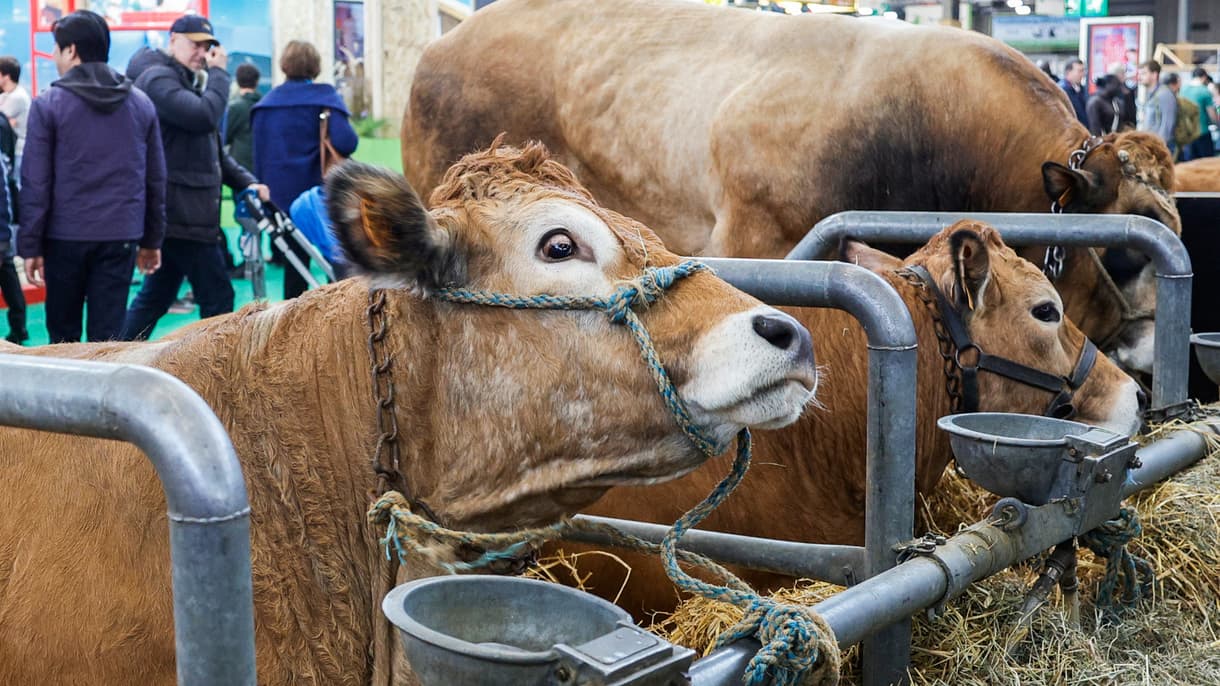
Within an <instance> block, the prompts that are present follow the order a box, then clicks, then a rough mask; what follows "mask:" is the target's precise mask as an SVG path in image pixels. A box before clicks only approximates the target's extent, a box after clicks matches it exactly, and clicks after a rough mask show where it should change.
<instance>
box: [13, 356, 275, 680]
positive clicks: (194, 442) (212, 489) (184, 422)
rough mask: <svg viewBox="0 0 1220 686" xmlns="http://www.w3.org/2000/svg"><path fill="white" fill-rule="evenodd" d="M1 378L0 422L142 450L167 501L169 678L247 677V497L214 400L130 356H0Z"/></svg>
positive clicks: (251, 670)
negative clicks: (126, 360) (116, 359)
mask: <svg viewBox="0 0 1220 686" xmlns="http://www.w3.org/2000/svg"><path fill="white" fill-rule="evenodd" d="M0 379H4V382H3V383H0V425H3V426H15V427H20V428H24V429H36V430H40V431H52V432H55V433H67V434H76V435H80V436H92V437H95V438H109V439H116V440H121V441H127V442H130V443H133V444H135V445H136V446H137V447H139V448H140V449H141V450H143V451H144V453H145V454H146V455H147V456H148V459H149V461H151V462H152V464H153V467H154V468H155V469H156V470H157V476H158V477H159V478H160V479H161V485H162V487H163V488H164V489H165V499H166V503H167V505H168V511H169V540H170V559H171V564H172V575H173V595H174V636H175V645H176V649H177V664H178V683H179V684H180V685H181V686H228V685H242V686H246V685H248V686H253V685H254V683H255V664H254V596H253V588H252V585H251V579H250V506H249V502H248V501H247V499H246V486H245V482H244V481H243V480H242V474H241V465H240V464H239V463H238V461H237V455H236V454H235V453H234V451H233V445H232V443H230V442H229V436H228V434H227V433H225V429H224V426H222V425H221V423H220V420H218V419H217V418H216V415H214V414H213V413H212V410H211V408H209V407H208V405H207V404H206V403H205V402H204V401H203V399H202V398H200V397H199V396H198V395H197V394H196V393H195V392H194V391H193V390H191V388H190V387H189V386H187V385H186V384H184V383H183V382H181V381H179V380H178V379H176V378H174V377H172V376H170V375H169V374H166V373H165V372H161V371H158V370H155V369H150V368H147V367H138V366H134V365H118V364H109V363H102V362H87V361H80V360H59V359H51V358H43V357H26V356H20V355H0ZM11 459H20V456H11Z"/></svg>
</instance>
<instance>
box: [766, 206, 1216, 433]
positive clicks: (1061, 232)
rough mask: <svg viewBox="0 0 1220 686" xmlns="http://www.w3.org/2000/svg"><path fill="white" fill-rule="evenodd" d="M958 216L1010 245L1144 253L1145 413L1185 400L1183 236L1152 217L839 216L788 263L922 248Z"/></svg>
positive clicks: (1186, 258)
mask: <svg viewBox="0 0 1220 686" xmlns="http://www.w3.org/2000/svg"><path fill="white" fill-rule="evenodd" d="M962 219H976V220H979V221H982V222H985V223H987V224H990V225H991V226H993V227H995V228H996V229H997V230H998V231H999V232H1000V235H1002V236H1003V237H1004V242H1005V243H1008V244H1009V245H1016V246H1021V245H1066V246H1073V247H1126V248H1130V249H1131V250H1135V251H1137V252H1140V253H1143V254H1144V255H1147V256H1148V257H1149V258H1150V259H1151V260H1152V262H1153V264H1154V265H1155V267H1156V280H1157V284H1156V308H1157V309H1156V320H1155V327H1156V335H1155V341H1156V343H1155V346H1156V347H1155V352H1154V358H1153V369H1152V409H1154V410H1159V409H1168V408H1173V407H1175V406H1179V405H1181V404H1182V403H1185V402H1186V400H1187V382H1188V375H1189V373H1190V366H1189V365H1190V297H1191V278H1192V272H1191V264H1190V255H1189V254H1188V253H1187V252H1186V246H1185V245H1184V244H1183V243H1182V239H1181V238H1179V237H1178V236H1177V234H1175V233H1174V232H1173V231H1171V230H1170V229H1169V227H1167V226H1165V225H1164V224H1162V223H1160V222H1158V221H1156V220H1155V219H1149V218H1148V217H1140V216H1136V215H1120V214H1037V213H1017V212H874V211H851V212H839V213H838V214H833V215H831V216H829V217H827V218H825V219H823V220H822V221H820V222H818V223H817V224H816V225H814V227H813V228H812V229H810V230H809V233H807V234H806V235H805V238H803V239H802V240H801V242H800V243H798V244H797V245H796V247H795V248H793V249H792V251H791V252H790V253H788V259H800V260H812V259H821V258H824V257H826V256H828V255H830V254H832V253H833V251H834V250H836V249H837V248H838V245H839V242H840V241H841V240H842V239H843V238H846V237H851V238H859V239H862V240H880V241H892V242H901V243H923V242H925V241H927V240H928V239H929V238H931V237H932V236H934V235H935V234H936V233H938V232H939V231H940V230H941V229H943V228H944V227H946V226H948V225H950V224H952V223H954V222H956V221H959V220H962Z"/></svg>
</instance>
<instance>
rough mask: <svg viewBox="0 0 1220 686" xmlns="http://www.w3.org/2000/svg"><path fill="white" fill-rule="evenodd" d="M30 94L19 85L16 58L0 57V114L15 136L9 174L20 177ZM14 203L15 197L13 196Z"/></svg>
mask: <svg viewBox="0 0 1220 686" xmlns="http://www.w3.org/2000/svg"><path fill="white" fill-rule="evenodd" d="M30 102H31V98H30V92H29V91H27V90H26V89H25V86H22V85H21V62H19V61H17V58H16V57H12V56H9V55H5V56H4V57H0V113H3V114H4V118H5V119H7V120H8V124H9V125H10V126H11V127H12V129H13V131H14V132H15V133H16V135H17V141H16V149H15V150H14V151H13V154H12V155H11V157H12V159H13V164H12V165H10V166H9V173H10V174H12V175H13V176H14V177H19V176H21V155H22V153H23V152H25V127H26V122H28V121H29V117H30ZM14 202H15V196H14Z"/></svg>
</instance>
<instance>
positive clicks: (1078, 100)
mask: <svg viewBox="0 0 1220 686" xmlns="http://www.w3.org/2000/svg"><path fill="white" fill-rule="evenodd" d="M1059 87H1060V88H1062V89H1063V92H1064V93H1067V96H1068V101H1069V102H1071V103H1072V111H1073V112H1075V113H1076V119H1077V120H1079V121H1080V123H1081V124H1084V125H1085V126H1088V125H1089V115H1088V113H1087V108H1088V93H1086V92H1085V87H1084V62H1082V61H1080V60H1072V61H1070V62H1068V63H1067V67H1066V68H1064V70H1063V78H1062V79H1060V80H1059Z"/></svg>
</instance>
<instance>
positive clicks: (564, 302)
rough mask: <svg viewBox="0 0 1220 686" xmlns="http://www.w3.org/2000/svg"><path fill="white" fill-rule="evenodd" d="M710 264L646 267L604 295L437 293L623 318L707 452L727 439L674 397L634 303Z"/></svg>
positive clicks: (664, 394) (673, 408) (678, 414)
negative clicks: (717, 437)
mask: <svg viewBox="0 0 1220 686" xmlns="http://www.w3.org/2000/svg"><path fill="white" fill-rule="evenodd" d="M704 270H709V271H710V268H709V267H708V266H707V265H706V264H703V263H702V262H696V261H694V260H687V261H685V262H682V263H680V264H677V265H674V266H672V267H646V268H645V269H644V272H643V273H642V274H641V275H640V278H638V279H636V280H635V281H632V282H631V283H629V284H626V285H624V286H621V287H619V289H618V290H616V291H615V292H614V293H612V294H610V295H608V296H606V297H590V296H579V297H578V296H565V295H545V294H541V295H530V296H517V295H505V294H502V293H492V292H490V291H471V290H467V289H464V288H442V289H439V290H437V291H436V292H435V297H437V298H440V299H442V300H447V301H449V302H454V303H465V304H472V305H490V306H492V307H507V308H509V309H514V310H601V311H602V312H605V313H606V315H607V316H609V317H610V321H611V322H614V323H615V324H623V325H625V326H626V327H627V328H628V329H630V330H631V333H632V335H634V336H635V340H636V343H638V344H639V346H640V356H641V357H643V358H644V363H645V364H646V365H647V366H648V371H649V373H650V374H651V375H652V378H653V380H654V381H656V384H657V390H658V391H659V392H660V393H661V398H662V399H663V400H664V401H665V405H666V407H668V408H669V411H670V413H671V414H673V416H674V420H675V421H677V423H678V426H679V427H680V428H681V429H682V432H683V433H684V434H686V437H687V438H689V439H690V440H691V442H692V443H694V444H695V446H696V447H698V448H699V450H700V451H701V452H703V453H704V454H705V455H708V456H715V455H719V454H720V453H723V452H724V451H725V450H726V449H727V448H728V445H727V444H725V445H720V444H718V443H716V441H714V440H712V439H711V438H710V437H708V436H707V435H706V434H705V433H704V432H703V431H702V430H700V428H699V427H697V426H695V424H694V422H692V421H691V418H690V412H688V411H687V409H686V405H684V404H683V403H682V399H681V398H679V397H678V391H677V389H676V388H674V384H673V381H672V380H670V378H669V374H668V373H667V372H666V371H665V367H664V366H663V365H662V364H661V360H660V358H659V357H658V356H657V351H656V348H654V347H653V345H652V337H651V336H649V335H648V330H647V329H645V328H644V325H643V323H641V322H640V318H639V316H637V315H636V313H635V311H634V308H636V307H639V306H642V305H647V304H650V303H652V302H655V301H656V300H657V299H658V298H660V297H661V295H662V294H664V293H665V291H667V290H669V289H670V288H672V287H673V285H674V284H675V283H676V282H677V281H678V279H683V278H686V277H688V276H690V275H692V274H696V273H698V272H701V271H704Z"/></svg>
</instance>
